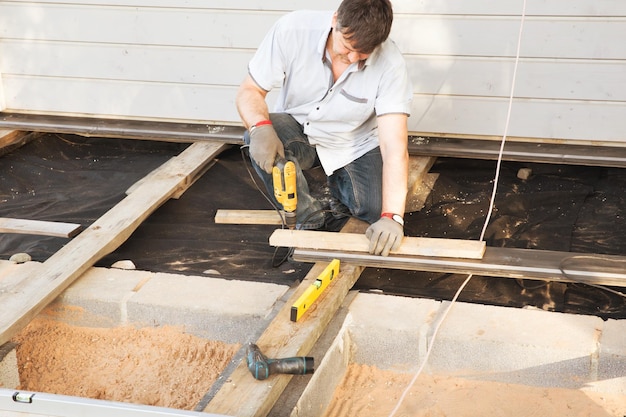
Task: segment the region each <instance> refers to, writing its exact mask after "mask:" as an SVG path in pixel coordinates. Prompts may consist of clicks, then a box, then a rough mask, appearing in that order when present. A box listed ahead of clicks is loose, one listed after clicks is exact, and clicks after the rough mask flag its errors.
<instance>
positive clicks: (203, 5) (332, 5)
mask: <svg viewBox="0 0 626 417" xmlns="http://www.w3.org/2000/svg"><path fill="white" fill-rule="evenodd" d="M0 3H32V0H14V1H11V2H0ZM37 3H40V4H58V3H59V1H58V0H37ZM339 3H341V1H340V0H315V1H311V0H289V1H285V0H237V1H233V0H210V1H207V0H150V1H149V2H147V1H129V0H107V1H102V0H81V1H64V2H63V4H67V5H75V6H76V5H78V6H83V5H86V6H96V7H106V6H118V7H133V8H136V7H141V8H147V7H155V8H176V9H222V10H254V11H283V12H285V11H292V10H305V9H309V10H335V9H336V8H337V6H339Z"/></svg>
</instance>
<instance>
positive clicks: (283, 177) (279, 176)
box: [272, 157, 298, 229]
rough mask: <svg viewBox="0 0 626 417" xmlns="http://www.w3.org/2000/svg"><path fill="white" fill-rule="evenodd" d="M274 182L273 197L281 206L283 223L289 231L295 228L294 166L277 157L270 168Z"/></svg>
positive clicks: (295, 195)
mask: <svg viewBox="0 0 626 417" xmlns="http://www.w3.org/2000/svg"><path fill="white" fill-rule="evenodd" d="M272 179H273V181H274V196H275V197H276V201H278V202H279V203H280V204H282V206H283V210H284V212H285V223H286V224H287V227H288V228H289V229H295V227H296V206H297V204H298V195H297V193H296V164H295V163H293V162H292V161H287V160H286V159H284V158H281V157H278V159H277V160H276V164H275V165H274V168H272Z"/></svg>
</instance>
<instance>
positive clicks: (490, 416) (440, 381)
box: [324, 364, 626, 417]
mask: <svg viewBox="0 0 626 417" xmlns="http://www.w3.org/2000/svg"><path fill="white" fill-rule="evenodd" d="M413 376H414V375H412V374H400V373H396V372H392V371H385V370H381V369H377V368H376V367H373V366H368V365H360V364H351V365H350V366H349V367H348V370H347V372H346V375H345V376H344V379H343V381H342V382H341V384H340V385H339V386H338V387H337V389H336V390H335V394H334V397H333V400H332V402H331V404H330V406H329V408H328V410H327V412H326V414H324V417H348V416H368V417H376V416H385V417H386V416H389V415H390V413H391V412H392V411H393V410H394V408H395V407H396V404H397V403H398V401H399V399H400V397H401V396H402V393H403V392H404V390H405V389H406V387H407V386H408V384H409V383H410V382H411V379H412V378H413ZM624 415H626V397H619V396H609V395H600V394H598V393H593V392H587V391H581V390H569V389H560V388H538V387H529V386H523V385H513V384H505V383H498V382H486V381H476V380H467V379H461V378H453V377H448V376H431V375H425V374H423V375H420V376H419V377H418V379H417V380H416V383H415V384H414V385H413V387H412V388H411V390H410V391H409V393H408V394H407V395H406V397H405V399H404V401H403V402H402V405H401V407H400V408H399V409H398V410H397V411H396V414H395V416H396V417H408V416H411V417H476V416H481V417H496V416H497V417H502V416H506V417H528V416H559V417H570V416H572V417H573V416H576V417H623V416H624Z"/></svg>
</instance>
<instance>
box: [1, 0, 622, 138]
mask: <svg viewBox="0 0 626 417" xmlns="http://www.w3.org/2000/svg"><path fill="white" fill-rule="evenodd" d="M70 1H71V0H70ZM338 3H339V0H323V1H304V0H299V1H289V2H287V1H284V0H238V1H229V0H211V1H206V0H150V1H149V2H147V1H144V2H137V1H136V2H133V1H132V0H109V1H107V2H106V3H105V2H102V1H98V0H82V1H81V2H80V3H71V2H66V3H59V2H56V1H51V0H39V1H28V2H27V1H22V0H17V1H2V0H0V75H1V78H0V82H1V84H0V98H1V96H2V91H3V90H4V96H5V105H6V108H7V109H8V110H14V111H29V112H39V113H69V114H80V115H84V114H87V115H95V116H98V117H115V118H142V119H171V120H182V121H201V122H215V123H227V124H238V123H239V119H238V116H237V112H236V110H235V107H234V94H235V91H236V88H237V85H238V84H239V82H240V81H241V80H242V79H243V77H244V76H245V72H246V66H247V61H248V60H249V59H250V57H251V55H252V53H253V52H254V49H255V48H256V46H257V45H258V43H259V42H260V40H261V39H262V37H263V35H264V34H265V33H266V31H267V30H268V29H269V27H270V26H271V25H272V23H273V22H274V21H275V20H276V19H277V18H278V17H279V16H281V15H282V14H284V13H286V12H287V11H289V10H295V9H304V8H315V9H334V8H335V7H336V6H337V4H338ZM393 3H394V8H395V12H396V19H395V23H394V28H393V31H392V37H393V39H394V40H395V41H396V42H397V43H398V45H399V47H400V48H401V50H402V51H403V53H404V54H405V56H406V58H407V61H408V64H409V66H410V69H411V75H412V78H413V82H414V87H415V96H414V105H413V111H412V115H411V118H410V130H411V131H412V132H413V133H415V134H426V135H435V136H437V135H449V136H469V137H473V136H475V137H498V136H500V135H502V133H503V131H504V121H505V117H506V111H507V106H508V96H509V92H510V87H511V81H512V73H513V65H514V56H515V50H516V45H517V36H518V30H519V25H520V14H521V12H522V1H521V0H500V1H497V2H494V1H488V0H463V1H457V0H429V1H426V0H395V1H393ZM146 4H149V6H146ZM526 12H527V18H526V23H525V27H524V35H523V38H522V59H521V61H520V65H519V69H518V79H517V85H516V90H515V96H516V98H515V102H514V106H513V112H512V119H511V127H510V131H509V135H510V136H511V137H520V138H526V139H530V140H534V139H537V140H542V141H544V140H545V141H552V140H567V141H578V142H592V141H596V142H610V143H613V144H617V145H620V146H621V145H625V146H626V133H625V132H626V82H625V78H626V42H624V41H623V40H624V39H626V2H620V1H613V0H528V7H527V11H526ZM1 105H2V102H1V100H0V106H1Z"/></svg>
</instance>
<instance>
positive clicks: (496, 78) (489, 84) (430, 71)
mask: <svg viewBox="0 0 626 417" xmlns="http://www.w3.org/2000/svg"><path fill="white" fill-rule="evenodd" d="M406 59H407V65H408V67H409V72H410V74H411V79H412V81H413V89H414V91H415V92H416V93H422V94H442V95H465V96H484V97H506V98H508V97H509V95H510V93H511V83H512V81H513V80H512V79H513V71H514V67H515V61H514V59H513V58H510V59H506V58H479V57H439V56H415V55H409V56H407V57H406ZM625 74H626V61H591V60H578V61H572V60H537V59H522V60H521V61H520V63H519V66H518V70H517V80H516V86H515V96H516V97H520V98H540V99H566V100H597V101H602V100H607V101H626V82H624V77H625Z"/></svg>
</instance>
